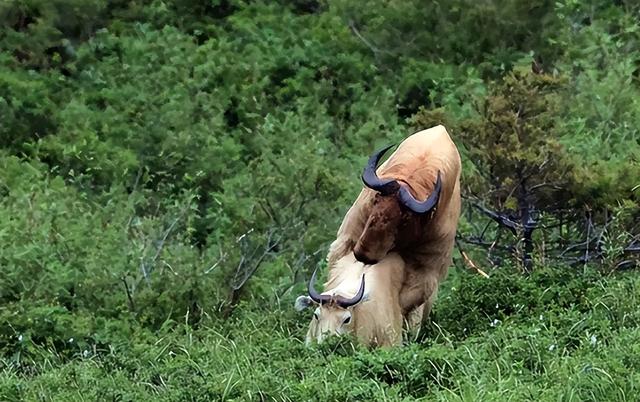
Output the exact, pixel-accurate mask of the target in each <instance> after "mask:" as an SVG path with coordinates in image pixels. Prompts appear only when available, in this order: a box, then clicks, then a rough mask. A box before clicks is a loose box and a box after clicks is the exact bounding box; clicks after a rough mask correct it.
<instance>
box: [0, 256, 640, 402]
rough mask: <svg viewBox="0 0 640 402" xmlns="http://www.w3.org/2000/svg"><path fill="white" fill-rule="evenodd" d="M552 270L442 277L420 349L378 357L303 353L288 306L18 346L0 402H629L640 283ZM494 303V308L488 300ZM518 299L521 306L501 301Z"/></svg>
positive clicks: (299, 323) (350, 346) (299, 322)
mask: <svg viewBox="0 0 640 402" xmlns="http://www.w3.org/2000/svg"><path fill="white" fill-rule="evenodd" d="M564 272H566V270H564V271H563V270H560V269H557V270H551V269H546V270H543V271H540V272H539V273H537V274H534V275H533V276H532V277H531V278H528V279H525V278H521V277H519V276H518V275H517V274H507V273H501V272H496V273H494V275H493V276H492V277H491V278H490V279H484V278H480V277H475V276H472V275H471V274H468V273H465V272H462V273H461V272H456V271H455V270H454V272H453V273H452V275H451V276H450V278H449V280H448V281H447V282H446V284H445V286H444V288H443V291H442V297H441V298H440V300H439V303H438V305H437V308H436V310H435V314H436V316H435V320H436V323H435V324H434V325H432V326H431V327H430V328H428V333H429V336H428V337H427V338H426V340H424V341H422V342H411V343H409V344H407V345H405V346H404V347H401V348H394V349H387V350H381V349H379V350H367V349H365V348H362V347H360V346H357V345H355V344H354V343H353V342H351V340H350V339H348V338H342V339H333V340H332V341H330V342H327V343H326V344H323V345H320V346H315V347H312V348H306V347H304V345H303V338H304V334H305V330H306V328H305V327H306V322H307V319H308V317H307V316H306V315H305V314H298V313H296V312H295V311H293V309H292V308H290V307H291V306H289V304H285V303H288V301H289V300H288V299H286V300H285V299H283V302H282V303H283V304H282V305H276V306H273V307H267V306H264V307H261V308H257V307H252V306H249V305H243V306H241V307H240V308H239V309H238V310H237V311H236V313H235V314H234V316H233V317H232V318H231V319H230V320H228V321H226V322H214V321H209V322H207V323H206V324H205V325H203V326H201V327H199V328H197V329H193V328H192V327H190V326H187V325H185V324H182V323H176V322H168V323H166V324H165V326H164V328H163V329H162V330H161V331H159V332H158V333H155V334H152V333H150V332H149V331H147V330H143V329H141V328H136V327H133V328H131V330H130V333H129V336H123V337H120V338H119V340H118V341H114V342H107V343H101V344H100V345H96V346H95V348H94V346H93V345H85V346H84V347H79V346H78V347H77V348H75V349H74V346H73V345H72V344H73V342H71V345H67V346H66V347H64V348H60V350H56V348H55V346H54V345H51V344H50V345H39V346H37V347H33V348H25V355H23V356H19V355H14V356H12V357H5V358H4V360H3V361H2V375H1V376H0V399H2V400H47V401H49V400H51V401H83V400H119V401H128V400H132V401H133V400H136V401H139V400H167V401H169V400H171V401H175V400H284V401H287V400H291V401H303V400H394V401H396V400H425V401H426V400H429V401H431V400H446V401H479V400H481V401H495V400H501V401H503V400H504V401H632V400H636V395H637V394H638V391H640V389H638V387H639V386H638V384H639V381H640V325H639V323H640V312H638V309H637V306H638V303H637V301H638V296H637V295H638V294H640V292H639V291H640V278H638V276H637V274H635V273H626V274H619V275H616V276H611V277H601V276H600V275H599V274H597V273H594V272H590V273H587V274H585V275H577V276H572V277H571V279H570V280H569V281H567V282H564V283H563V282H562V278H569V274H565V273H564ZM552 280H557V281H558V282H557V283H555V284H553V285H552V286H550V287H545V286H546V285H547V283H546V282H548V281H552ZM491 285H493V287H491ZM572 286H573V287H574V291H572V292H568V293H564V294H563V293H562V292H561V290H562V289H570V288H571V287H572ZM578 288H580V289H579V290H580V291H577V289H578ZM488 289H490V290H488ZM514 289H515V290H514ZM463 291H464V292H465V295H461V294H460V293H461V292H463ZM549 292H555V296H554V297H551V298H547V297H546V295H547V294H549ZM501 295H503V296H504V297H502V300H503V301H504V303H505V304H504V306H502V307H501V306H500V303H499V302H498V303H497V304H498V306H497V307H496V306H495V305H490V304H487V303H491V304H493V303H494V301H495V300H498V299H500V297H501ZM292 297H293V296H291V298H292ZM518 300H519V301H520V302H524V303H526V305H521V303H517V302H516V303H515V304H514V305H510V303H512V302H515V301H518ZM536 300H537V302H536ZM516 305H518V307H516ZM456 317H467V319H466V320H461V319H457V318H456ZM464 326H468V327H464ZM465 328H466V329H465ZM113 339H116V337H114V338H113ZM23 342H29V341H28V340H23ZM67 343H69V342H67Z"/></svg>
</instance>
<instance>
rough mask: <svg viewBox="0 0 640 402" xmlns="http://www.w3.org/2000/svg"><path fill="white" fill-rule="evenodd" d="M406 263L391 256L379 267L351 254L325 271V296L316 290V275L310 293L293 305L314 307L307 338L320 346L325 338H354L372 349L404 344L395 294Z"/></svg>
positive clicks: (400, 282)
mask: <svg viewBox="0 0 640 402" xmlns="http://www.w3.org/2000/svg"><path fill="white" fill-rule="evenodd" d="M404 271H405V267H404V261H403V260H402V258H401V257H400V256H399V255H398V254H396V253H389V254H388V255H386V256H385V257H384V258H383V259H382V260H381V261H380V262H379V263H377V264H375V265H366V264H364V263H362V262H359V261H357V260H356V258H355V256H354V255H353V253H349V254H347V255H345V256H343V257H342V258H341V259H339V260H337V261H335V262H334V263H333V264H332V265H331V266H330V267H329V278H328V279H327V281H326V283H325V287H324V289H326V290H325V291H324V292H322V293H319V292H318V291H317V290H316V289H315V281H316V272H315V271H314V273H313V275H312V276H311V280H310V281H309V284H308V292H309V295H308V296H306V295H303V296H299V297H298V298H297V299H296V303H295V307H296V309H297V310H298V311H302V310H304V309H306V308H307V307H310V306H316V308H315V311H314V313H313V318H312V319H311V322H310V323H309V330H308V332H307V336H306V342H305V343H306V344H307V346H308V345H310V344H311V342H313V341H316V342H318V343H321V342H322V341H323V340H324V339H325V338H326V337H327V336H333V335H341V334H353V335H355V336H356V338H357V339H358V341H359V342H361V343H362V344H364V345H368V346H372V347H377V346H381V347H387V346H394V345H400V344H401V343H402V334H403V332H402V329H403V316H402V311H401V309H400V301H399V291H400V288H401V286H402V283H403V275H404Z"/></svg>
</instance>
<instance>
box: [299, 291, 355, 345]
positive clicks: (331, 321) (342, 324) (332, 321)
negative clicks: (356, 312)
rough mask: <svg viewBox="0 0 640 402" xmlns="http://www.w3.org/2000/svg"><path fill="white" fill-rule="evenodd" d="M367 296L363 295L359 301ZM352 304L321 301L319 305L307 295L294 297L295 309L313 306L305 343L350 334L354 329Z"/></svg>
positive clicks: (319, 341) (308, 343) (300, 309)
mask: <svg viewBox="0 0 640 402" xmlns="http://www.w3.org/2000/svg"><path fill="white" fill-rule="evenodd" d="M366 299H367V297H366V296H365V297H363V298H362V300H361V302H363V301H365V300H366ZM357 305H358V304H355V305H354V306H351V307H347V308H343V307H340V306H338V305H337V304H335V303H323V304H322V305H319V304H318V303H316V302H314V301H313V300H312V299H311V298H310V297H309V296H299V297H298V298H297V299H296V305H295V307H296V310H298V311H302V310H304V309H306V308H308V307H315V311H314V312H313V317H312V318H311V322H310V323H309V330H308V331H307V337H306V340H305V344H306V345H307V346H309V345H310V344H311V343H312V342H317V343H321V342H322V341H323V340H325V339H326V338H327V337H329V336H336V335H338V336H339V335H344V334H350V333H353V331H354V323H353V321H354V317H353V309H354V308H355V307H356V306H357Z"/></svg>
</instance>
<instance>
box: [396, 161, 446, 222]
mask: <svg viewBox="0 0 640 402" xmlns="http://www.w3.org/2000/svg"><path fill="white" fill-rule="evenodd" d="M441 190H442V180H441V178H440V171H438V178H437V180H436V185H435V187H434V188H433V192H432V193H431V195H429V197H427V199H426V200H424V201H422V202H420V201H418V200H416V199H415V198H413V196H412V195H411V193H410V192H409V190H407V189H406V187H401V188H400V191H399V192H398V197H399V198H400V202H402V203H403V204H404V206H406V207H407V208H409V209H410V210H412V211H413V212H415V213H417V214H424V213H427V212H429V211H431V210H432V209H433V208H434V207H435V206H436V204H437V203H438V200H439V199H440V191H441Z"/></svg>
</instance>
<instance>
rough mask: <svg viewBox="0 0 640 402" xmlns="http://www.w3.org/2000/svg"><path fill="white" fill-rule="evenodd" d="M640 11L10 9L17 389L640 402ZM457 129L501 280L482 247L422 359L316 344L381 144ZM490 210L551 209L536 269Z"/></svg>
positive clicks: (11, 260) (6, 195) (4, 381)
mask: <svg viewBox="0 0 640 402" xmlns="http://www.w3.org/2000/svg"><path fill="white" fill-rule="evenodd" d="M639 13H640V9H639V8H638V7H637V6H636V5H635V3H633V2H631V1H618V2H609V1H604V0H589V1H581V2H578V1H573V0H562V1H553V2H552V1H544V0H540V1H534V2H531V1H521V0H514V1H510V2H497V1H488V2H476V1H469V0H456V1H447V2H445V1H439V0H434V1H431V2H428V3H424V2H417V1H409V2H388V1H380V0H375V1H371V2H368V3H367V5H366V7H362V5H358V4H356V3H354V2H350V1H343V0H335V1H333V0H332V1H324V0H323V1H316V0H279V1H276V2H246V1H241V0H207V1H195V0H192V1H159V0H144V1H124V0H120V1H109V2H108V1H104V0H92V1H80V0H74V1H61V0H55V1H42V0H29V1H17V0H16V1H13V0H12V1H6V2H3V3H2V4H0V146H1V150H0V214H1V215H2V221H3V225H2V227H1V228H0V241H1V245H2V247H1V248H0V261H2V266H3V268H2V274H1V275H0V321H1V322H2V323H4V325H2V326H1V328H0V362H1V363H0V365H1V367H2V374H0V399H2V400H84V399H96V400H111V399H113V400H146V399H149V400H187V399H188V400H212V399H223V400H295V401H297V400H316V399H320V400H374V399H375V400H387V399H389V400H416V399H422V400H500V399H506V398H511V399H516V400H564V399H567V400H570V399H579V400H594V401H595V400H598V401H600V400H631V399H633V395H635V394H637V392H638V389H637V388H638V385H637V384H638V382H639V380H640V378H638V375H637V373H638V372H639V370H638V369H639V367H638V361H639V360H638V354H639V353H640V350H638V348H637V347H636V346H634V345H637V344H638V341H639V339H638V328H639V327H640V323H639V322H638V321H639V319H640V317H639V316H638V309H637V306H638V300H637V296H636V295H638V294H640V293H639V289H638V286H639V284H640V282H639V280H638V278H637V274H636V273H635V272H634V271H633V270H624V268H631V267H633V266H635V265H636V264H637V262H638V251H639V250H640V244H639V243H640V240H639V239H638V235H639V233H640V227H639V226H638V225H639V222H640V210H639V208H638V200H639V196H640V180H639V179H638V177H640V163H639V162H638V160H639V158H640V134H639V131H638V127H639V126H640V107H639V105H638V99H640V96H639V95H640V88H639V87H638V60H639V55H640V53H639V52H640V48H639V47H638V43H640V42H639V41H638V39H639V38H638V35H639V32H640V31H639V30H638V28H637V18H638V16H639ZM440 123H444V124H445V125H446V126H447V127H448V129H449V130H450V132H451V134H452V137H453V138H454V141H455V142H456V143H457V144H458V146H459V148H460V152H461V154H462V157H463V165H464V172H463V187H464V192H465V197H467V198H472V201H473V203H471V202H467V201H468V200H465V208H464V210H465V211H464V214H463V218H462V220H461V223H460V237H461V240H466V241H467V245H466V246H468V247H470V248H469V250H470V255H471V256H472V258H473V259H474V260H475V261H478V262H479V263H480V264H481V265H482V266H483V268H484V269H485V270H487V272H488V273H489V274H490V277H489V278H484V277H480V276H477V275H476V274H475V273H473V272H472V271H469V270H467V268H465V266H464V265H463V263H462V260H461V259H460V258H458V255H457V254H456V257H455V263H456V264H455V266H454V267H453V268H452V272H451V275H450V278H449V279H448V280H447V281H446V282H445V284H444V285H443V289H442V291H441V296H440V298H439V301H438V303H437V304H436V307H435V312H434V314H435V319H434V322H433V323H432V324H431V325H430V326H429V327H427V328H425V329H424V330H425V333H426V336H425V337H423V338H421V339H414V340H408V341H407V344H406V345H405V346H404V347H403V348H400V349H394V350H378V351H370V350H366V349H365V348H362V347H361V346H358V345H355V344H354V343H353V342H352V341H351V340H350V339H348V338H344V339H343V338H341V339H335V340H331V341H330V342H328V343H327V344H323V345H322V346H320V347H313V348H311V349H307V348H305V347H304V345H303V338H304V334H305V332H306V323H307V322H308V321H307V320H308V319H309V317H307V316H306V315H304V314H299V313H295V312H294V311H293V309H292V306H293V301H294V300H295V297H296V296H297V295H298V294H300V293H301V292H303V291H304V289H305V286H304V282H305V281H306V279H307V278H308V276H309V274H310V272H311V271H312V270H313V269H314V268H316V267H321V268H322V267H323V266H324V256H325V254H326V251H327V246H328V244H329V243H330V242H331V240H332V239H333V236H334V234H335V231H336V230H337V227H338V225H339V223H340V221H341V219H342V217H343V215H344V213H345V212H346V210H347V208H348V207H349V205H350V203H351V202H352V201H353V200H354V199H355V197H356V195H357V194H358V192H359V191H360V188H361V182H360V179H359V175H360V172H361V169H362V167H363V165H364V163H365V161H366V159H367V157H368V156H369V154H370V153H371V152H372V151H373V150H374V149H377V148H379V147H380V146H382V145H383V144H388V143H391V142H399V141H401V140H402V139H403V138H405V137H406V136H407V135H408V134H409V133H410V132H411V130H413V129H418V128H424V127H429V126H432V125H434V124H440ZM523 176H527V179H526V180H524V181H523V180H521V179H522V177H523ZM523 183H524V186H525V188H526V189H527V190H530V192H531V194H527V196H526V197H524V198H522V197H521V198H520V199H519V198H518V197H519V196H518V194H519V193H518V186H520V187H522V185H523ZM532 188H535V191H533V190H531V189H532ZM474 203H476V204H478V205H481V206H482V207H483V208H485V212H486V211H488V210H491V211H494V213H499V214H502V215H500V216H503V217H504V216H506V217H507V218H509V219H512V220H513V221H514V222H516V223H518V224H521V226H519V227H518V230H521V229H523V228H524V227H525V226H526V222H527V220H526V219H522V218H523V216H522V215H518V211H523V210H524V208H523V205H525V204H526V206H527V208H528V209H527V210H528V211H531V212H532V215H531V216H532V217H533V218H532V219H534V218H535V220H536V222H537V226H536V231H535V232H534V233H533V236H532V237H531V239H530V243H528V244H529V245H528V246H526V247H525V248H526V249H527V252H528V253H530V254H531V256H532V260H531V264H532V265H531V270H530V271H529V274H528V275H526V276H523V275H521V273H520V272H519V270H518V269H517V263H516V262H515V261H517V258H520V257H518V253H517V252H516V251H517V250H518V248H519V247H521V245H520V244H519V242H520V240H519V237H518V236H515V237H512V238H510V239H511V240H510V241H508V242H505V241H504V240H499V239H501V237H500V236H502V235H501V230H500V228H499V227H498V228H496V227H493V226H490V225H489V223H490V222H493V221H495V220H496V219H495V216H493V218H494V219H493V220H492V219H491V217H487V216H486V213H485V214H484V215H482V214H478V213H477V208H475V207H474ZM558 205H560V206H561V208H560V207H558ZM474 211H475V212H474ZM527 216H529V215H527ZM480 232H481V233H482V235H478V233H480ZM516 232H517V231H516ZM502 239H504V237H502ZM493 240H498V241H496V242H494V243H491V242H493ZM487 244H495V245H496V246H495V247H494V246H492V247H491V248H490V249H489V251H488V252H486V251H485V250H484V249H483V247H477V248H476V247H471V246H473V245H480V246H486V245H487ZM500 250H501V251H503V252H502V254H500V255H499V256H498V255H497V254H499V251H500ZM569 255H570V256H571V259H567V258H565V257H566V256H569ZM513 256H516V257H517V258H516V259H515V260H514V258H513Z"/></svg>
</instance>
